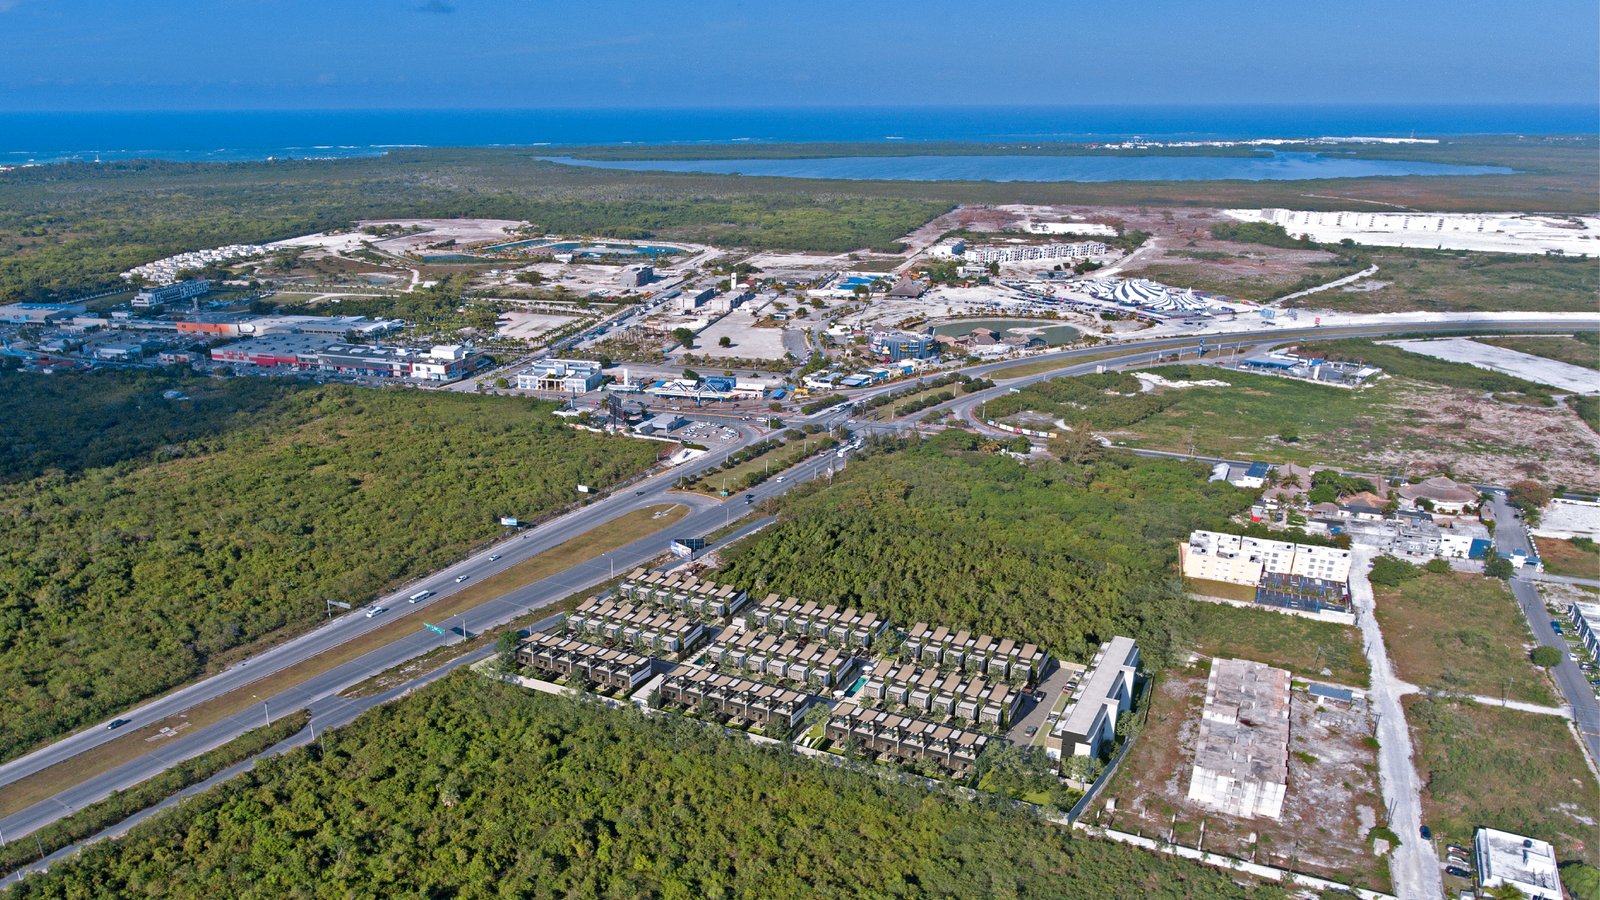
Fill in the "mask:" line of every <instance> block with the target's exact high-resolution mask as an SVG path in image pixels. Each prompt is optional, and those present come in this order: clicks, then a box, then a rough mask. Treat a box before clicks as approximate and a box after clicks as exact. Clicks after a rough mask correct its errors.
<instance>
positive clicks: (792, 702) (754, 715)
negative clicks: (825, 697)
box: [661, 668, 812, 730]
mask: <svg viewBox="0 0 1600 900" xmlns="http://www.w3.org/2000/svg"><path fill="white" fill-rule="evenodd" d="M811 702H812V698H811V697H810V696H809V695H807V694H802V693H800V692H798V691H791V690H789V689H787V688H781V687H775V686H773V685H770V684H762V683H760V682H759V681H751V680H749V679H747V678H739V677H736V676H733V675H721V674H718V673H716V672H710V671H707V670H705V669H692V668H685V669H680V670H678V671H677V672H675V673H673V674H672V675H671V676H668V677H667V678H666V680H664V681H662V682H661V703H662V704H664V705H667V704H670V705H673V706H681V707H684V708H686V709H694V708H696V707H698V706H699V705H700V704H701V703H709V704H711V708H712V709H714V710H716V711H717V712H719V713H721V714H723V715H726V716H733V717H734V718H738V719H748V720H750V721H752V722H755V723H757V724H759V725H761V726H762V727H763V728H764V729H765V728H766V727H767V726H768V725H769V724H775V725H777V726H779V727H781V728H782V729H784V730H789V729H792V728H794V726H795V725H796V724H797V723H798V722H799V721H800V717H801V716H803V715H805V711H806V707H808V706H810V705H811Z"/></svg>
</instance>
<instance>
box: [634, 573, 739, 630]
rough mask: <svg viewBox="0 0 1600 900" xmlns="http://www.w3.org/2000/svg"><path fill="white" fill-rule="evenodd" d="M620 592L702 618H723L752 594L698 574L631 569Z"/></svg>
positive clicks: (645, 603) (641, 601) (647, 603)
mask: <svg viewBox="0 0 1600 900" xmlns="http://www.w3.org/2000/svg"><path fill="white" fill-rule="evenodd" d="M617 593H618V594H620V595H621V596H622V597H624V598H626V599H627V600H629V601H630V602H632V603H636V604H638V605H640V606H648V607H651V608H654V609H672V610H677V611H678V612H680V613H682V614H683V615H686V616H689V617H691V618H695V619H699V620H700V621H702V622H721V621H726V620H727V618H728V617H729V616H731V615H733V614H734V613H736V612H738V611H739V610H740V609H742V608H743V607H744V605H745V604H746V603H747V602H749V600H750V595H749V594H748V593H747V592H745V591H741V590H739V589H738V588H736V587H734V586H733V585H731V584H716V583H715V582H711V581H702V580H701V579H700V578H698V577H696V576H694V575H685V574H680V573H676V572H674V573H671V574H668V573H665V572H651V571H649V570H647V569H644V568H638V569H634V570H633V571H632V572H630V573H628V578H627V580H626V581H624V582H622V584H621V585H620V586H619V587H618V588H617Z"/></svg>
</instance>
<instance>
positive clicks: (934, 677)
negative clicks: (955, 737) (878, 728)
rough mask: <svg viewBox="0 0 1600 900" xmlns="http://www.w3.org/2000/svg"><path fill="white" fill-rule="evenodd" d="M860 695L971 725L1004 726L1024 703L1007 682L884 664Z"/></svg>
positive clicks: (1017, 691)
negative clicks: (980, 723) (952, 717)
mask: <svg viewBox="0 0 1600 900" xmlns="http://www.w3.org/2000/svg"><path fill="white" fill-rule="evenodd" d="M861 695H862V696H863V697H865V698H869V699H872V700H876V701H878V705H880V706H881V705H884V704H886V703H893V704H895V705H896V706H909V707H912V708H914V709H916V710H919V711H920V712H922V713H931V714H933V715H934V716H937V717H941V718H948V717H950V716H959V717H961V718H963V719H966V720H967V721H968V722H987V723H989V724H991V725H999V726H1002V727H1004V726H1006V725H1008V724H1010V723H1011V720H1012V719H1013V718H1014V717H1015V716H1016V714H1017V707H1018V706H1020V705H1021V704H1022V692H1021V691H1019V690H1017V689H1015V688H1013V687H1012V686H1011V685H1009V684H1006V683H1004V682H990V681H986V680H985V679H984V678H983V676H981V675H972V676H968V675H963V674H962V673H959V672H950V673H944V672H940V671H939V670H938V669H923V668H918V667H917V666H916V665H915V664H912V663H902V664H899V665H888V664H883V665H882V666H881V667H880V671H877V672H874V673H873V674H872V675H871V676H869V677H868V678H867V683H866V684H864V685H862V686H861Z"/></svg>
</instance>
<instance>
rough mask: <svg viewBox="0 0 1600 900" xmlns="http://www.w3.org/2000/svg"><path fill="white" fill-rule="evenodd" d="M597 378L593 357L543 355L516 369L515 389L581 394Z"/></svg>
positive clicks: (596, 384)
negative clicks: (591, 358)
mask: <svg viewBox="0 0 1600 900" xmlns="http://www.w3.org/2000/svg"><path fill="white" fill-rule="evenodd" d="M600 381H601V375H600V364H599V363H597V362H595V361H593V360H588V359H555V358H545V359H541V360H539V361H537V362H535V363H534V364H533V365H531V366H529V367H528V368H526V369H523V370H522V371H521V372H518V373H517V390H520V391H560V392H562V393H568V394H585V393H588V392H589V391H592V390H594V389H595V388H597V387H599V386H600Z"/></svg>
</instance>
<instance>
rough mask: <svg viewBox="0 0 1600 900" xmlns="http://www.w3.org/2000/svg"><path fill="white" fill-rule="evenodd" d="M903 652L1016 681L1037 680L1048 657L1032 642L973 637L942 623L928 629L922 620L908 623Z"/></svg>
mask: <svg viewBox="0 0 1600 900" xmlns="http://www.w3.org/2000/svg"><path fill="white" fill-rule="evenodd" d="M903 653H904V654H905V655H906V656H909V657H910V658H911V659H913V660H916V661H918V662H922V663H926V664H929V665H934V666H941V667H945V668H951V669H959V670H960V671H963V672H974V673H982V674H984V675H988V676H989V677H991V678H1004V679H1007V680H1010V681H1019V682H1033V681H1036V680H1038V678H1039V676H1040V674H1042V673H1043V672H1044V667H1045V662H1046V661H1047V660H1048V659H1049V657H1048V655H1047V654H1046V653H1045V652H1044V651H1043V650H1040V649H1039V648H1038V646H1037V645H1034V644H1018V643H1017V642H1016V641H1014V640H1012V639H1011V638H1003V639H997V638H993V637H990V636H989V635H987V634H980V635H978V636H977V637H973V636H972V635H971V634H969V633H968V632H966V631H954V632H953V631H951V630H950V629H949V628H946V627H945V626H943V625H940V626H939V627H938V628H929V627H928V623H926V622H918V623H917V624H915V625H913V626H911V631H910V632H908V633H907V634H906V642H905V646H904V648H903Z"/></svg>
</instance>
